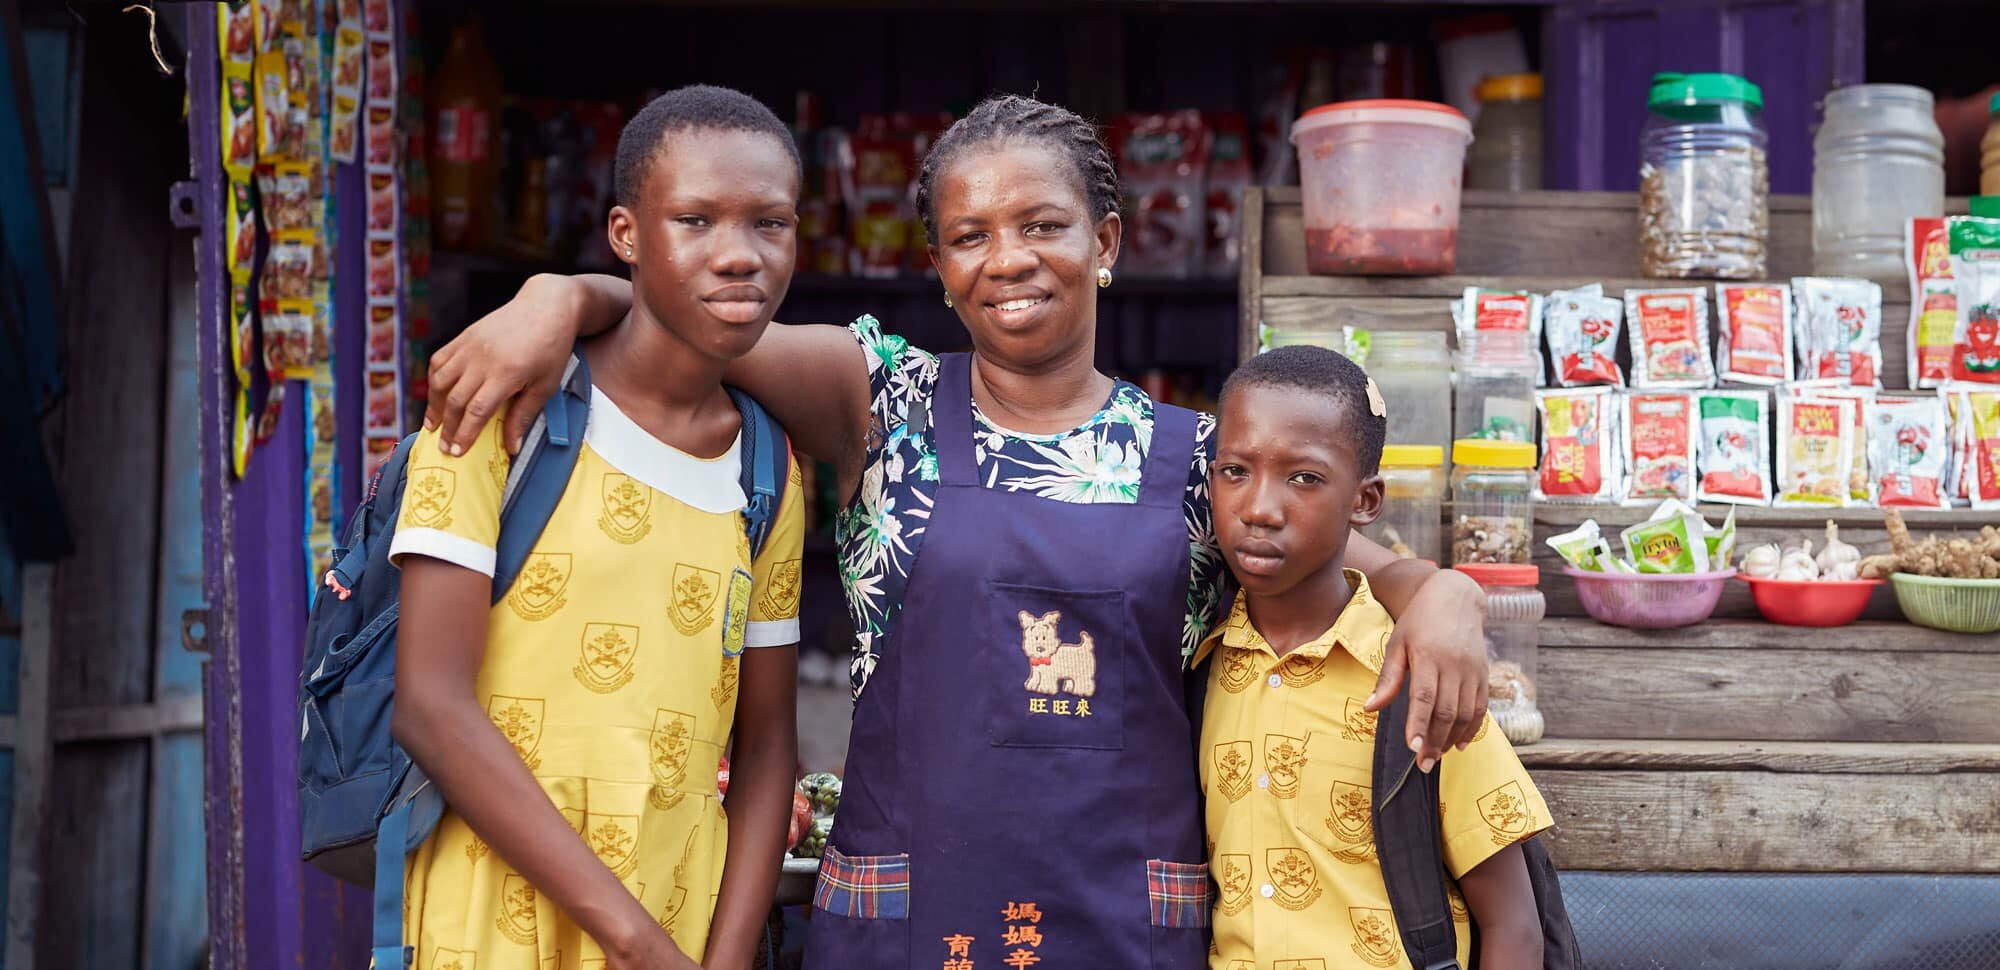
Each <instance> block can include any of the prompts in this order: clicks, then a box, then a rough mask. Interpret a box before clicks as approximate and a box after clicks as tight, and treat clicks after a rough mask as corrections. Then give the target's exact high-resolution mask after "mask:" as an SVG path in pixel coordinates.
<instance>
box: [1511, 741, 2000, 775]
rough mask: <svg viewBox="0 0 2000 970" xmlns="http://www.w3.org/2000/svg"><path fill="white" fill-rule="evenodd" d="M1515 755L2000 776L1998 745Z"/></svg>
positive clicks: (1777, 744) (1582, 762) (1594, 745)
mask: <svg viewBox="0 0 2000 970" xmlns="http://www.w3.org/2000/svg"><path fill="white" fill-rule="evenodd" d="M1514 751H1515V753H1517V754H1519V755H1520V756H1521V763H1522V764H1523V765H1526V766H1528V767H1529V768H1531V769H1535V768H1549V769H1583V768H1618V769H1628V770H1642V771H1770V772H1778V773H1781V774H1838V775H1912V774H1914V775H1935V774H1943V773H1945V772H1951V771H1969V772H1979V773H1982V774H1991V773H1996V772H2000V744H1876V743H1870V742H1848V743H1837V742H1827V741H1629V740H1608V739H1588V740H1581V739H1575V738H1543V739H1542V740H1541V741H1538V742H1536V743H1534V744H1528V745H1522V746H1520V747H1517V748H1515V749H1514Z"/></svg>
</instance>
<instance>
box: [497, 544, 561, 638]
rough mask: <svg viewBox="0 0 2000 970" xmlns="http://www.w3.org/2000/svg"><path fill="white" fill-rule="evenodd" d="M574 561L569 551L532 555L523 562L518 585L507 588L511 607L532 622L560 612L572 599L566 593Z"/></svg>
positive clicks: (519, 615) (508, 602) (516, 613)
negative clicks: (564, 594) (565, 595)
mask: <svg viewBox="0 0 2000 970" xmlns="http://www.w3.org/2000/svg"><path fill="white" fill-rule="evenodd" d="M571 564H572V560H571V557H570V554H569V553H566V552H537V553H534V554H532V555H530V556H529V557H528V561H527V562H525V563H522V564H521V575H520V576H518V577H516V578H515V579H514V588H513V589H510V590H508V591H507V606H508V608H509V609H512V610H513V611H514V615H515V616H518V617H520V618H521V619H523V620H528V621H530V622H533V621H536V620H546V619H548V618H549V617H551V616H554V615H556V611H557V610H560V609H562V608H563V605H564V604H566V603H568V602H569V600H568V599H566V598H564V596H563V593H564V592H566V591H567V590H568V589H569V574H570V568H571Z"/></svg>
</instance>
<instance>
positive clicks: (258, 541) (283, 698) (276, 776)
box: [187, 3, 368, 970]
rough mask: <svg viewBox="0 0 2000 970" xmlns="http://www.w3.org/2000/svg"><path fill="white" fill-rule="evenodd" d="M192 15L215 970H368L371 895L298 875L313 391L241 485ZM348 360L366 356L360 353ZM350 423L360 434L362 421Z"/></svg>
mask: <svg viewBox="0 0 2000 970" xmlns="http://www.w3.org/2000/svg"><path fill="white" fill-rule="evenodd" d="M187 17H188V29H187V37H188V86H189V118H188V125H189V135H190V140H189V145H190V155H191V159H190V168H191V170H192V171H193V172H194V174H195V177H196V179H197V180H198V182H199V184H200V190H201V191H200V204H199V208H200V216H201V225H202V231H201V235H200V237H199V238H198V239H197V241H196V244H195V245H196V253H197V265H196V274H197V281H198V288H197V300H198V312H199V314H200V321H201V326H200V332H201V348H200V355H201V356H200V364H201V367H200V372H201V447H202V459H201V486H202V489H201V490H202V526H203V529H202V533H203V544H202V566H203V587H204V591H205V593H206V595H207V598H208V609H209V621H208V626H207V644H208V648H209V654H210V660H209V665H208V675H207V679H206V683H205V685H204V687H205V692H204V693H205V698H206V703H205V710H206V715H207V738H206V740H207V764H206V776H207V777H206V787H207V806H208V871H209V927H210V938H211V947H212V961H213V963H212V966H213V967H214V968H215V970H253V968H265V967H305V968H317V967H326V968H333V967H353V966H359V965H361V961H362V960H363V958H364V957H363V955H364V954H365V950H366V934H367V919H368V906H367V894H366V893H363V892H360V891H358V890H354V889H352V888H348V887H342V886H337V885H336V884H334V883H333V881H332V880H331V879H329V878H327V877H325V876H321V875H320V874H319V873H317V872H316V871H311V872H308V871H306V868H305V867H304V865H303V864H302V863H301V862H300V861H299V845H298V842H299V833H298V823H297V819H298V809H297V795H296V791H295V788H294V783H293V778H294V777H295V775H296V761H297V736H298V735H297V733H296V730H297V729H296V727H295V725H296V719H295V711H294V704H295V700H296V693H297V689H298V665H299V660H300V648H299V645H300V644H301V643H302V642H303V635H304V622H305V599H304V597H305V590H306V578H305V560H304V557H303V553H302V551H301V544H300V539H301V536H302V528H303V521H304V519H303V516H304V501H303V500H304V487H303V480H304V479H303V475H304V468H305V455H304V451H303V442H304V440H305V439H304V428H303V425H302V422H301V412H302V409H303V406H304V397H303V394H302V388H301V386H299V385H296V384H295V385H293V387H292V388H291V390H290V394H289V396H288V399H287V401H286V407H285V411H284V417H283V419H282V421H281V422H280V424H279V428H278V431H277V434H276V436H275V437H274V438H273V439H272V441H271V443H270V444H269V445H267V446H265V447H263V448H260V449H259V450H258V451H257V453H256V454H255V455H254V456H253V457H252V459H251V463H250V467H249V469H248V473H247V474H246V475H245V477H244V479H243V480H242V481H240V482H232V481H231V480H230V471H229V441H230V420H231V418H230V412H231V408H232V407H233V401H232V399H231V397H230V394H231V391H232V386H231V375H230V373H229V367H228V357H227V347H228V342H227V338H228V334H227V329H226V328H227V324H226V323H225V317H226V313H225V308H224V300H225V299H226V296H225V288H224V285H223V278H224V277H223V267H222V240H223V238H224V232H223V217H224V214H223V183H222V173H221V166H220V164H219V163H220V159H221V146H220V133H219V132H220V129H219V127H218V125H219V120H218V118H217V111H216V106H217V91H218V79H217V61H216V56H217V55H216V46H215V4H213V3H194V4H189V5H188V7H187ZM349 183H351V187H350V185H349ZM341 196H342V205H341V209H342V211H343V213H352V214H353V215H352V218H353V219H354V224H353V227H352V228H351V230H350V229H348V227H347V226H345V225H343V233H342V240H343V244H344V245H343V249H347V250H349V251H347V252H343V254H342V258H341V265H344V266H360V265H362V263H363V259H362V258H361V245H362V239H363V233H362V230H361V227H360V221H359V220H360V218H361V216H360V213H361V212H362V205H363V203H362V200H361V190H360V188H359V177H358V176H356V175H352V174H351V173H350V174H349V177H348V178H347V179H346V180H345V181H344V182H343V186H342V189H341ZM348 275H351V276H353V277H355V278H357V279H358V278H359V276H360V274H359V273H353V274H348ZM357 293H358V291H357ZM337 312H338V313H339V316H340V318H341V319H343V320H349V321H354V325H353V326H350V327H348V328H344V330H345V329H351V330H356V331H359V329H360V326H359V321H360V320H361V312H360V306H359V300H358V299H355V300H352V301H350V302H349V303H348V304H346V305H344V306H341V308H340V309H338V310H337ZM357 346H358V345H357ZM345 353H347V355H348V357H349V358H350V359H358V357H359V350H358V349H356V350H353V351H351V352H345ZM359 396H360V394H359V390H358V388H357V389H355V390H352V391H351V392H350V393H349V394H347V395H346V397H348V398H351V399H354V400H357V401H358V399H359ZM342 424H343V426H344V427H350V428H358V427H359V426H360V421H359V420H358V413H357V417H356V420H354V421H353V422H352V423H349V422H347V421H346V420H344V419H343V422H342ZM350 465H352V463H350ZM239 566H240V567H241V568H240V569H239V568H238V567H239Z"/></svg>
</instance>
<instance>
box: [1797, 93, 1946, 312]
mask: <svg viewBox="0 0 2000 970" xmlns="http://www.w3.org/2000/svg"><path fill="white" fill-rule="evenodd" d="M1942 215H1944V133H1943V132H1941V131H1939V130H1938V125H1937V119H1936V118H1935V117H1933V115H1932V104H1931V93H1930V92H1929V91H1926V90H1924V89H1923V88H1919V87H1911V86H1910V85H1907V84H1856V85H1852V86H1849V87H1844V88H1840V89H1838V90H1835V91H1832V92H1829V93H1828V94H1827V96H1826V116H1825V119H1824V120H1823V121H1821V123H1820V126H1819V133H1818V134H1816V135H1814V136H1813V190H1812V216H1813V272H1814V273H1816V274H1818V275H1820V276H1860V277H1868V278H1873V279H1880V280H1893V279H1901V278H1902V277H1903V273H1904V270H1903V235H1904V233H1905V231H1906V230H1907V229H1908V228H1909V224H1910V220H1911V219H1918V218H1937V217H1938V216H1942Z"/></svg>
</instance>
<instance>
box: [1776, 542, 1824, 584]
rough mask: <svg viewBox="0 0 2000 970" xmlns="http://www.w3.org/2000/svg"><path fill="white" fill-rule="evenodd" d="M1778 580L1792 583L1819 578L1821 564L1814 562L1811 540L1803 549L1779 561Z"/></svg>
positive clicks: (1794, 550) (1792, 552) (1790, 553)
mask: <svg viewBox="0 0 2000 970" xmlns="http://www.w3.org/2000/svg"><path fill="white" fill-rule="evenodd" d="M1777 578H1779V579H1782V580H1786V581H1790V582H1800V581H1804V580H1810V579H1818V578H1819V563H1817V562H1814V561H1813V556H1812V540H1811V539H1807V540H1806V541H1805V545H1804V546H1803V547H1801V548H1798V549H1793V550H1791V551H1790V552H1787V553H1785V554H1784V556H1783V557H1781V558H1780V559H1779V560H1778V576H1777Z"/></svg>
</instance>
